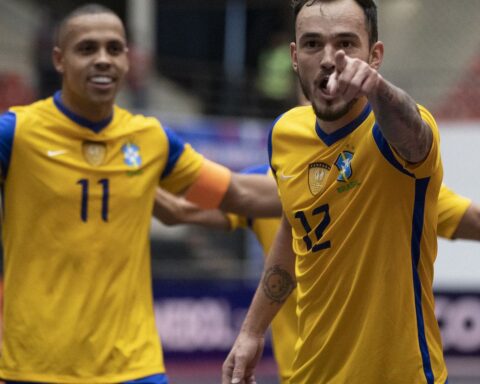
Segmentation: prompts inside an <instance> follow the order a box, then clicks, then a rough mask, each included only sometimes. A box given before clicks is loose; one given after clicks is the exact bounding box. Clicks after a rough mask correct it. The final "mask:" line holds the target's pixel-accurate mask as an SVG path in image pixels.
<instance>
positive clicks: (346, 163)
mask: <svg viewBox="0 0 480 384" xmlns="http://www.w3.org/2000/svg"><path fill="white" fill-rule="evenodd" d="M352 159H353V153H352V152H349V151H342V152H341V153H340V154H339V155H338V158H337V161H335V166H336V167H337V168H338V171H339V175H338V178H337V181H348V179H350V178H351V177H352V174H353V171H352V165H351V163H352Z"/></svg>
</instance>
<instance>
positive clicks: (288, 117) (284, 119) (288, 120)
mask: <svg viewBox="0 0 480 384" xmlns="http://www.w3.org/2000/svg"><path fill="white" fill-rule="evenodd" d="M312 120H313V121H315V113H314V112H313V108H312V107H311V106H309V105H308V106H301V107H295V108H292V109H290V110H289V111H287V112H285V113H284V114H283V115H281V116H279V117H278V118H277V120H276V121H275V123H274V127H276V126H284V125H288V124H292V123H294V124H302V123H307V124H310V123H311V122H312Z"/></svg>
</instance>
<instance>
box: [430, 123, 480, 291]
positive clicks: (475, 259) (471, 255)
mask: <svg viewBox="0 0 480 384" xmlns="http://www.w3.org/2000/svg"><path fill="white" fill-rule="evenodd" d="M439 126H440V134H441V146H442V156H443V167H444V182H445V183H446V184H447V185H448V186H449V187H451V188H452V189H453V190H455V191H456V192H458V193H460V194H462V195H464V196H467V197H469V198H471V199H472V200H473V201H475V202H476V203H478V204H480V160H479V155H480V121H478V122H470V123H454V122H451V123H442V122H440V123H439ZM434 286H435V287H436V288H437V289H454V290H468V289H473V290H475V291H480V243H478V242H473V241H464V240H456V241H446V240H442V239H440V241H439V248H438V258H437V262H436V264H435V283H434Z"/></svg>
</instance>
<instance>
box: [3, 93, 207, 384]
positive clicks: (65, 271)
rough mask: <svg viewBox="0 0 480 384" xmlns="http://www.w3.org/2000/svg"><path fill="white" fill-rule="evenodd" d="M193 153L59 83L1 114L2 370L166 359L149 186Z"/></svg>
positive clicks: (171, 181)
mask: <svg viewBox="0 0 480 384" xmlns="http://www.w3.org/2000/svg"><path fill="white" fill-rule="evenodd" d="M202 164H203V157H202V156H200V155H199V154H197V153H196V152H194V151H193V149H192V148H190V147H189V146H188V145H186V144H184V143H183V142H181V141H180V140H179V139H178V138H177V137H176V136H175V135H174V134H173V133H172V132H171V131H169V130H168V129H166V128H163V127H162V125H161V124H160V123H159V121H158V120H156V119H154V118H148V117H144V116H140V115H132V114H130V113H129V112H127V111H126V110H123V109H121V108H119V107H115V108H114V112H113V115H112V116H111V118H109V119H106V120H105V121H102V122H99V123H92V122H89V121H87V120H85V119H83V118H82V117H80V116H77V115H75V114H74V113H72V112H71V111H69V110H68V109H67V108H66V107H65V106H64V105H63V104H62V102H61V95H60V93H57V94H56V95H55V97H54V98H48V99H45V100H41V101H39V102H36V103H34V104H32V105H29V106H26V107H17V108H12V109H11V110H10V111H9V112H7V113H6V114H4V115H2V116H1V117H0V165H1V169H2V176H3V177H2V178H3V185H2V189H3V208H4V211H3V212H4V217H3V224H4V225H3V245H4V258H5V259H4V322H3V326H4V339H3V343H2V347H1V349H2V354H1V358H0V377H2V378H5V379H8V380H16V381H39V382H48V383H57V382H58V383H89V384H92V383H118V382H122V381H127V380H132V379H137V378H141V377H145V376H149V375H152V374H156V373H162V372H164V371H165V368H164V363H163V357H162V351H161V346H160V340H159V335H158V332H157V329H156V326H155V321H154V313H153V303H152V301H153V298H152V289H151V267H150V245H149V229H150V223H151V215H152V208H153V201H154V193H155V188H156V187H157V186H158V185H159V184H160V185H161V186H163V187H164V188H166V189H167V190H169V191H171V192H178V191H180V190H183V189H185V188H186V187H187V186H189V185H190V184H191V183H192V182H193V180H194V179H195V177H196V176H197V174H198V172H199V170H200V167H201V166H202Z"/></svg>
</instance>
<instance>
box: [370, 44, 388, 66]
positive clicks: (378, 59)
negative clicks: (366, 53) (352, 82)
mask: <svg viewBox="0 0 480 384" xmlns="http://www.w3.org/2000/svg"><path fill="white" fill-rule="evenodd" d="M384 49H385V48H384V45H383V43H382V42H381V41H377V42H376V43H375V44H374V45H373V47H372V49H371V50H370V58H369V63H370V66H371V67H372V68H374V69H376V70H378V69H379V68H380V66H381V65H382V62H383V52H384Z"/></svg>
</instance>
